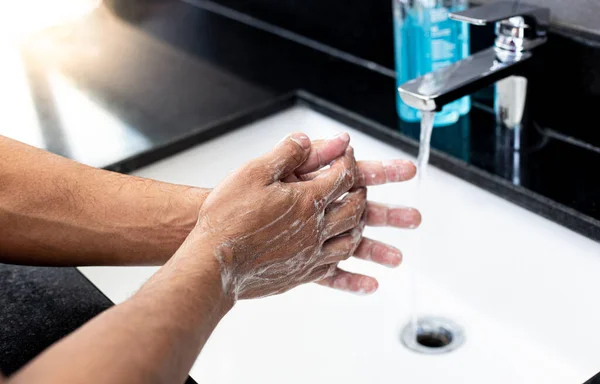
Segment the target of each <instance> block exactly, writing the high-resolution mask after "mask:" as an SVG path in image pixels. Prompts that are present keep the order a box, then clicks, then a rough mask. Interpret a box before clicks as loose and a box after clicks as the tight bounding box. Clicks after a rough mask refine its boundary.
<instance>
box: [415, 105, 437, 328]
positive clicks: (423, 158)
mask: <svg viewBox="0 0 600 384" xmlns="http://www.w3.org/2000/svg"><path fill="white" fill-rule="evenodd" d="M434 118H435V112H425V111H423V112H422V118H421V134H420V138H419V156H418V158H417V178H416V185H415V198H414V205H415V207H417V208H418V209H422V207H423V205H424V204H423V201H424V198H423V196H424V195H425V190H424V189H425V180H426V178H427V166H428V164H429V153H430V151H431V134H432V131H433V121H434ZM416 232H417V233H416V236H417V239H416V247H415V253H414V254H413V255H412V257H413V260H414V261H415V262H418V260H419V259H420V258H421V257H422V251H421V250H422V248H423V247H422V244H423V241H424V234H423V231H422V230H417V231H416ZM413 264H414V263H413ZM410 275H411V277H410V278H411V280H412V281H411V282H410V287H411V291H412V292H411V294H410V297H411V320H410V321H411V324H412V328H413V332H415V334H416V333H417V330H418V329H419V324H418V316H419V310H418V297H417V296H418V295H417V282H416V270H413V271H412V273H411V274H410Z"/></svg>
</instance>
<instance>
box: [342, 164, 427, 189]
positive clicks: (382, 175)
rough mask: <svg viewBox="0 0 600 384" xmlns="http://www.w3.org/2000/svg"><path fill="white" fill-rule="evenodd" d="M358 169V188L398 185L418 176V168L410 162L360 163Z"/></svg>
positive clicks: (356, 183)
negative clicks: (388, 184) (389, 184)
mask: <svg viewBox="0 0 600 384" xmlns="http://www.w3.org/2000/svg"><path fill="white" fill-rule="evenodd" d="M356 169H357V172H356V181H355V184H354V185H355V186H356V187H365V186H368V185H381V184H387V183H397V182H400V181H406V180H410V179H412V178H413V177H415V175H416V174H417V167H415V165H414V164H413V163H412V162H411V161H408V160H384V161H359V162H357V164H356Z"/></svg>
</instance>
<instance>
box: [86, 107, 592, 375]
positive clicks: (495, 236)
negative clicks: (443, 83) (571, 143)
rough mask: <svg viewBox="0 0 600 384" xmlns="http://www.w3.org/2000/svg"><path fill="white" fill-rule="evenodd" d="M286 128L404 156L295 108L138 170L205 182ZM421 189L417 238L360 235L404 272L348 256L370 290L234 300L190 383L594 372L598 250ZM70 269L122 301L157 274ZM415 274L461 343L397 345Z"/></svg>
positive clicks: (485, 197) (460, 190) (394, 189)
mask: <svg viewBox="0 0 600 384" xmlns="http://www.w3.org/2000/svg"><path fill="white" fill-rule="evenodd" d="M294 131H301V132H305V133H307V134H308V135H309V136H310V137H311V138H313V139H314V138H319V137H321V138H323V137H329V136H332V135H334V134H336V133H338V132H341V131H347V132H349V133H350V135H351V144H352V145H353V146H354V148H355V153H356V157H357V159H359V160H379V159H391V158H410V157H411V156H409V155H407V154H406V153H404V152H402V151H400V150H398V149H396V148H394V147H392V146H390V145H387V144H385V143H383V142H381V141H378V140H376V139H374V138H372V137H369V136H367V135H365V134H363V133H360V132H358V131H356V130H354V129H351V128H349V127H347V126H345V125H343V124H341V123H339V122H337V121H335V120H332V119H330V118H328V117H325V116H323V115H321V114H319V113H317V112H314V111H312V110H310V109H308V108H305V107H294V108H291V109H289V110H287V111H284V112H282V113H279V114H277V115H274V116H272V117H270V118H267V119H265V120H262V121H259V122H256V123H254V124H251V125H249V126H247V127H244V128H241V129H239V130H237V131H235V132H232V133H229V134H226V135H224V136H221V137H218V138H216V139H214V140H211V141H209V142H206V143H203V144H200V145H198V146H196V147H194V148H191V149H189V150H187V151H184V152H182V153H179V154H177V155H175V156H172V157H170V158H168V159H165V160H162V161H159V162H157V163H154V164H152V165H150V166H148V167H145V168H143V169H140V170H138V171H136V172H135V174H136V175H138V176H143V177H149V178H153V179H157V180H163V181H168V182H173V183H181V184H188V185H195V186H203V187H212V186H215V185H216V184H217V183H218V182H219V180H221V179H222V178H223V177H224V176H225V175H226V174H227V173H228V172H229V171H231V170H233V169H235V168H237V167H238V166H240V165H242V164H243V163H244V162H246V161H248V160H250V159H252V158H253V157H256V156H257V155H260V154H262V153H264V152H266V151H268V150H269V149H270V148H272V146H273V145H274V144H275V143H277V142H278V141H279V140H281V139H282V138H283V137H284V136H285V135H287V134H288V133H291V132H294ZM434 135H435V131H434ZM557 177H558V176H557ZM414 193H415V190H414V182H409V183H404V184H395V185H386V186H380V187H372V188H371V189H370V190H369V198H370V199H371V200H375V201H380V202H384V203H389V204H395V205H410V204H411V202H412V200H413V197H414ZM421 193H422V196H421V198H420V201H421V202H422V204H423V205H422V207H421V209H422V211H423V217H424V222H423V227H422V228H421V229H419V230H418V231H420V234H421V235H419V232H418V231H410V230H404V231H402V230H397V229H389V228H367V230H366V233H365V235H366V236H369V237H372V238H375V239H378V240H382V241H385V242H388V243H390V244H392V245H395V246H397V247H398V248H400V249H401V250H402V251H403V253H404V255H405V265H403V266H402V267H400V268H398V269H386V268H384V267H380V266H377V265H373V264H369V263H367V262H364V261H359V260H349V261H348V262H346V263H345V265H344V266H343V267H344V268H346V269H349V270H352V271H360V272H361V273H365V274H370V275H373V276H375V277H377V278H378V279H379V282H380V288H379V290H378V291H377V292H376V293H375V294H374V295H371V296H354V295H351V294H348V293H343V292H338V291H334V290H331V289H327V288H324V287H321V286H317V285H314V284H312V285H308V286H304V287H300V288H298V289H296V290H294V291H291V292H288V293H286V294H283V295H280V296H275V297H269V298H266V299H260V300H252V301H242V302H239V303H237V304H236V306H235V308H234V309H233V310H232V311H231V312H230V313H229V314H228V315H227V316H226V317H225V318H224V319H223V321H222V322H221V323H220V324H219V326H218V327H217V329H216V330H215V332H214V333H213V335H212V337H211V338H210V340H209V341H208V343H207V345H206V347H205V348H204V350H203V351H202V353H201V355H200V357H199V358H198V360H197V361H196V364H195V365H194V367H193V369H192V371H191V373H190V375H191V376H192V377H193V378H194V379H195V380H196V381H198V382H199V383H220V384H225V383H261V384H265V383H298V384H300V383H301V384H306V383H328V384H330V383H344V384H354V383H462V384H464V383H483V382H485V383H501V384H507V383H545V384H550V383H561V384H564V383H573V384H582V383H583V382H584V381H586V380H587V379H589V378H590V377H591V376H593V375H594V374H595V373H597V372H598V371H600V332H598V331H597V330H598V326H599V325H600V305H598V303H599V302H600V278H599V277H598V276H600V244H598V243H596V242H594V241H592V240H590V239H588V238H585V237H583V236H580V235H578V234H576V233H574V232H572V231H570V230H568V229H565V228H564V227H561V226H559V225H557V224H555V223H553V222H551V221H549V220H546V219H544V218H542V217H540V216H538V215H536V214H533V213H531V212H529V211H527V210H525V209H522V208H520V207H518V206H516V205H514V204H512V203H510V202H508V201H505V200H503V199H501V198H499V197H497V196H495V195H493V194H491V193H489V192H487V191H484V190H482V189H479V188H477V187H475V186H473V185H471V184H469V183H467V182H465V181H463V180H460V179H458V178H456V177H454V176H452V175H450V174H447V173H445V172H443V171H441V170H439V169H436V168H431V169H430V170H429V174H428V181H427V183H426V187H425V188H424V190H422V191H421ZM420 236H422V238H423V240H422V242H421V243H420V244H421V246H420V248H421V249H420V252H417V248H419V246H418V244H419V242H418V238H419V237H420ZM80 270H81V271H82V272H83V273H84V274H85V275H86V276H87V277H88V278H89V279H90V280H91V281H92V282H93V283H94V284H95V285H96V286H97V287H98V288H99V289H100V290H102V291H103V292H104V293H105V294H106V295H107V296H108V297H109V298H110V299H111V300H112V301H114V302H115V303H120V302H122V301H124V300H125V299H127V298H128V297H129V296H130V295H131V294H132V293H134V292H135V291H136V290H137V289H138V288H139V287H140V286H141V285H142V284H143V283H144V281H145V280H146V279H148V278H149V277H150V276H151V274H152V273H153V272H154V271H155V270H156V268H148V267H140V268H138V267H85V268H80ZM413 279H414V280H415V281H416V284H417V285H416V292H417V300H416V303H417V307H418V308H419V309H420V310H421V311H422V312H424V313H425V312H426V313H430V314H432V315H445V316H447V317H449V318H451V319H452V320H454V321H455V322H457V323H459V324H461V325H462V326H463V327H464V330H465V336H466V340H465V344H464V345H463V346H462V347H460V348H459V349H457V350H455V351H453V352H451V353H448V354H445V355H424V354H419V353H416V352H412V351H410V350H408V349H406V348H405V347H404V346H403V345H402V344H401V342H400V338H399V337H400V331H401V329H402V326H403V325H404V324H406V323H407V322H408V320H409V318H410V315H411V313H412V311H413V307H412V306H411V297H412V296H411V280H413Z"/></svg>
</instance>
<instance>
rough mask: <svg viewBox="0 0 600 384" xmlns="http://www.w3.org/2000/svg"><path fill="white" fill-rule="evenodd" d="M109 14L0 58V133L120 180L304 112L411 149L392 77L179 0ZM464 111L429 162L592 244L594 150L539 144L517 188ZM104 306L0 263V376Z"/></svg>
mask: <svg viewBox="0 0 600 384" xmlns="http://www.w3.org/2000/svg"><path fill="white" fill-rule="evenodd" d="M111 4H113V2H108V3H107V4H106V5H105V6H103V7H102V8H100V9H98V10H96V11H94V13H93V14H91V15H89V16H87V17H85V18H83V19H82V20H78V21H73V22H70V23H68V24H63V25H59V26H56V27H53V28H51V29H48V30H45V31H43V32H41V33H39V34H37V35H35V36H33V37H31V38H30V39H28V40H27V41H26V42H25V43H24V44H22V45H21V46H20V47H19V49H15V50H14V51H9V50H8V48H7V51H6V52H8V54H10V55H13V56H14V59H15V62H17V63H19V64H18V65H17V67H16V72H15V76H16V77H15V80H14V81H13V82H12V83H11V84H12V86H13V89H6V88H5V89H4V90H0V93H1V92H10V93H12V94H16V95H19V94H24V95H25V96H27V97H23V98H16V99H15V100H14V102H15V105H16V106H17V108H15V109H14V110H15V111H16V112H19V113H16V112H15V113H13V114H10V113H9V114H8V116H9V119H10V120H7V122H8V123H9V124H0V134H3V135H7V136H10V137H14V138H16V139H19V140H22V141H24V142H28V143H30V144H32V145H36V146H38V147H41V148H45V149H47V150H50V151H52V152H55V153H58V154H60V155H63V156H66V157H70V158H73V159H75V160H77V161H80V162H83V163H86V164H89V165H93V166H97V167H103V168H106V169H112V170H116V171H120V172H129V171H132V170H134V169H136V168H139V167H140V166H143V165H146V164H148V163H151V162H153V161H156V160H158V159H159V158H162V157H165V156H168V155H170V154H173V153H176V152H178V151H180V150H182V149H184V148H187V147H189V146H192V145H194V144H196V143H199V142H202V141H205V140H208V139H210V138H212V137H215V136H217V135H220V134H223V133H224V132H226V131H228V130H231V129H235V128H237V127H240V126H243V125H245V124H247V123H248V122H251V121H253V120H256V119H259V118H261V117H264V116H268V115H269V114H271V113H273V112H276V111H279V110H282V109H285V108H287V107H289V106H291V105H294V104H296V103H302V104H304V105H308V106H310V107H311V108H314V109H316V110H318V111H320V112H322V113H325V114H327V115H329V116H332V117H334V118H336V119H338V120H341V121H343V122H344V123H346V124H348V125H351V126H353V127H355V128H358V129H360V130H362V131H364V132H367V133H369V134H371V135H373V136H376V137H378V138H380V139H382V140H385V141H387V142H389V143H391V144H393V145H396V146H398V147H400V148H402V149H404V150H406V151H408V152H411V153H415V152H416V142H415V138H416V137H417V135H418V127H417V126H415V125H414V124H404V123H401V122H399V121H398V119H397V117H396V114H395V96H394V92H395V79H394V78H393V76H391V75H390V73H389V72H390V71H385V70H380V69H378V68H369V67H368V66H363V65H358V64H356V63H354V62H349V61H346V60H344V59H343V58H340V57H336V56H332V55H329V54H328V53H327V52H324V51H322V50H319V49H315V47H311V46H308V45H306V44H302V43H301V42H300V43H299V42H297V41H292V40H290V39H287V38H284V37H282V36H279V35H277V34H273V33H271V32H269V31H265V30H261V29H257V28H254V27H252V26H249V25H247V24H245V23H243V22H240V21H239V20H235V19H234V18H231V17H229V16H227V15H222V14H219V13H215V12H214V11H209V10H206V9H201V8H198V7H194V6H192V5H190V4H187V3H183V2H180V1H152V2H147V3H144V4H143V5H139V2H131V3H130V5H129V6H127V5H125V6H123V5H122V3H119V4H121V5H120V6H119V8H118V9H116V8H113V6H112V5H111ZM136 4H138V5H136ZM117 14H118V15H117ZM317 48H319V47H317ZM390 49H391V48H390ZM17 75H18V76H21V80H22V81H18V76H17ZM29 95H30V96H29ZM475 101H476V107H475V108H473V111H472V112H471V114H470V115H469V116H467V117H464V118H462V119H461V120H460V121H459V122H458V123H457V124H455V125H453V126H450V127H447V128H440V129H438V130H437V131H436V134H435V135H434V138H433V147H434V153H433V155H432V160H431V161H432V163H433V164H434V165H436V166H438V167H440V168H442V169H444V170H446V171H448V172H451V173H453V174H455V175H457V176H459V177H461V178H464V179H466V180H468V181H470V182H472V183H474V184H476V185H479V186H481V187H482V188H485V189H488V190H490V191H492V192H494V193H496V194H498V195H500V196H502V197H504V198H506V199H508V200H511V201H513V202H515V203H517V204H519V205H521V206H524V207H525V208H528V209H530V210H532V211H534V212H536V213H538V214H540V215H542V216H545V217H547V218H550V219H551V220H554V221H556V222H558V223H561V224H563V225H565V226H566V227H568V228H571V229H572V230H575V231H578V232H580V233H582V234H584V235H586V236H589V237H592V238H594V239H596V240H600V221H599V220H600V209H598V207H597V203H598V201H599V200H600V199H597V197H599V196H600V186H599V183H598V182H597V180H596V179H597V178H596V177H595V176H594V175H591V174H590V170H589V168H588V167H582V166H581V164H600V151H597V150H595V149H594V148H595V147H594V146H593V145H592V146H591V149H590V148H588V149H585V148H582V147H581V146H578V145H573V144H572V143H569V142H568V140H565V139H564V137H562V136H561V137H559V136H557V135H554V136H552V135H543V136H544V137H543V146H542V147H541V149H539V150H536V151H532V152H531V153H526V154H524V156H523V158H522V160H521V161H522V173H521V176H522V177H521V179H522V180H523V181H522V182H521V183H520V184H515V183H514V180H513V177H512V176H513V175H512V173H511V172H507V169H505V168H503V167H502V166H501V164H503V162H502V161H501V162H500V163H499V162H498V159H497V156H496V155H494V153H495V152H494V145H495V143H494V142H493V137H494V135H493V129H494V117H493V115H492V114H491V113H490V111H489V105H487V104H486V100H485V95H483V96H482V97H481V98H480V99H476V100H475ZM23 111H30V113H29V114H26V113H23ZM14 127H19V128H18V129H15V128H14ZM559 176H560V177H559ZM110 305H111V303H110V301H109V300H108V299H107V298H106V297H105V296H104V295H102V294H101V293H100V292H99V291H98V290H97V289H96V288H95V287H94V286H93V285H92V284H91V283H89V281H87V280H86V279H85V278H84V277H83V275H81V274H80V273H79V272H78V271H77V270H76V269H74V268H33V267H18V266H8V265H2V264H0V308H2V309H1V310H0V324H2V327H0V370H2V371H3V372H4V373H5V374H10V373H12V372H14V371H15V370H16V369H18V368H19V367H20V366H22V365H23V364H24V363H26V362H27V361H29V360H30V359H31V358H32V357H34V356H35V355H36V354H38V353H39V352H41V351H42V350H43V349H44V348H45V347H47V346H48V345H50V344H51V343H52V342H54V341H56V340H58V339H59V338H61V337H63V336H64V335H66V334H68V333H69V332H71V331H72V330H74V329H76V328H77V327H78V326H79V325H81V324H83V323H84V322H85V321H87V320H88V319H90V318H91V317H93V316H94V315H95V314H97V313H99V312H101V311H102V310H104V309H106V308H108V307H109V306H110Z"/></svg>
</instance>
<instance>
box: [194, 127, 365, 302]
mask: <svg viewBox="0 0 600 384" xmlns="http://www.w3.org/2000/svg"><path fill="white" fill-rule="evenodd" d="M310 147H311V142H310V139H309V138H308V137H306V136H305V135H302V134H294V135H291V136H289V137H288V138H286V139H285V140H283V141H282V142H281V143H280V144H278V145H277V146H276V147H275V149H274V150H273V151H272V152H271V153H269V154H267V155H264V156H262V157H260V158H258V159H256V160H253V161H251V162H250V163H248V164H246V165H245V166H243V167H241V168H240V169H239V170H237V171H235V172H233V173H231V174H230V175H229V176H228V177H227V178H226V179H225V180H223V182H221V183H220V184H219V185H218V186H217V187H216V188H215V189H214V190H213V191H212V192H211V193H210V194H209V196H208V197H207V199H206V200H205V201H204V203H203V204H202V208H201V209H200V213H199V217H198V223H197V225H196V227H195V228H194V230H192V232H191V233H190V236H189V237H188V239H187V240H186V243H187V244H184V246H185V247H186V248H188V249H189V247H194V244H198V242H200V243H202V244H203V245H202V247H206V244H210V245H209V247H210V249H214V255H211V256H212V257H214V258H215V259H216V260H218V262H219V267H220V271H221V278H222V283H223V288H224V291H225V293H226V294H227V295H231V296H232V297H234V298H235V299H237V298H240V299H245V298H255V297H262V296H268V295H273V294H278V293H282V292H285V291H287V290H289V289H291V288H293V287H295V286H297V285H300V284H303V283H308V282H313V281H318V280H322V279H324V278H326V277H328V276H330V275H331V274H332V273H333V272H334V271H335V268H336V264H337V262H339V261H340V260H341V259H342V257H343V255H342V256H340V255H339V254H338V253H336V250H335V249H333V248H336V247H334V246H333V245H332V244H331V243H327V240H329V239H331V238H334V237H336V236H338V235H340V234H342V233H345V232H347V231H349V230H351V229H352V228H355V227H358V228H361V226H362V225H361V224H360V219H361V217H362V215H363V212H364V209H365V204H364V202H365V200H364V193H365V191H364V189H363V190H362V191H355V192H353V193H352V194H349V195H348V196H347V197H346V198H345V199H344V200H342V202H340V204H343V207H342V206H340V207H338V209H328V207H329V206H330V204H331V203H333V202H335V201H336V200H338V198H339V197H340V196H342V195H343V194H344V193H346V192H348V191H349V190H350V188H351V187H352V186H353V185H354V184H355V175H356V170H355V166H356V163H355V160H354V156H353V150H352V149H351V148H348V149H346V150H345V151H344V154H343V155H342V156H340V157H338V158H337V159H335V160H334V161H333V162H332V163H331V167H330V168H329V169H327V170H322V171H321V172H320V173H319V174H318V175H315V177H313V178H312V179H311V180H306V181H303V182H288V183H285V182H282V181H281V180H283V179H285V178H286V177H288V176H289V175H292V174H293V172H294V171H295V170H296V169H297V168H298V167H299V166H300V165H302V164H303V163H304V162H305V161H306V159H307V158H308V157H309V152H310ZM334 207H335V205H334ZM349 236H350V237H351V238H352V239H353V244H354V246H358V242H359V240H360V231H359V230H354V231H353V232H351V233H350V234H349ZM334 241H337V239H336V240H334ZM352 251H353V250H352Z"/></svg>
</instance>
